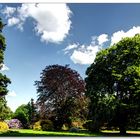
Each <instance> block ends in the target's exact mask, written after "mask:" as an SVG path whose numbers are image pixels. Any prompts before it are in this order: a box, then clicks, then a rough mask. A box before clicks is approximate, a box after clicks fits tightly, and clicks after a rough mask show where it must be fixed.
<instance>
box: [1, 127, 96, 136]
mask: <svg viewBox="0 0 140 140" xmlns="http://www.w3.org/2000/svg"><path fill="white" fill-rule="evenodd" d="M0 136H10V137H11V136H23V137H24V136H39V137H40V136H78V137H81V136H84V137H89V136H98V134H90V133H84V132H81V133H72V132H53V131H35V130H29V129H17V130H16V129H11V130H9V131H7V132H0Z"/></svg>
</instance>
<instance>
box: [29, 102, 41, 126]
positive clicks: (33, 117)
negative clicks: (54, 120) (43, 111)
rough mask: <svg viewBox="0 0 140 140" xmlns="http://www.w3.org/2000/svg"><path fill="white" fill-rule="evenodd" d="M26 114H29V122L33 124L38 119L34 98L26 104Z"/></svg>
mask: <svg viewBox="0 0 140 140" xmlns="http://www.w3.org/2000/svg"><path fill="white" fill-rule="evenodd" d="M27 109H28V115H29V124H30V125H31V126H33V124H34V123H35V122H37V121H38V120H39V114H38V112H37V106H36V104H35V103H34V99H31V101H30V102H29V103H28V104H27Z"/></svg>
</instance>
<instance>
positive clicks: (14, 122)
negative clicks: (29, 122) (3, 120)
mask: <svg viewBox="0 0 140 140" xmlns="http://www.w3.org/2000/svg"><path fill="white" fill-rule="evenodd" d="M7 124H8V126H9V128H14V129H19V128H22V123H21V122H20V121H19V120H18V119H12V120H8V121H7Z"/></svg>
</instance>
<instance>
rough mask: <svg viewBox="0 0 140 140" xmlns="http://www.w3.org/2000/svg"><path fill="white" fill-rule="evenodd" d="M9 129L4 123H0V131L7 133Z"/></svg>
mask: <svg viewBox="0 0 140 140" xmlns="http://www.w3.org/2000/svg"><path fill="white" fill-rule="evenodd" d="M8 129H9V127H8V125H7V123H6V122H4V121H0V131H7V130H8Z"/></svg>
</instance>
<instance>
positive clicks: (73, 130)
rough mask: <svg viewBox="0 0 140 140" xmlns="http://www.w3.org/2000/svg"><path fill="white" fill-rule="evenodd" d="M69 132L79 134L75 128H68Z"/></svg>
mask: <svg viewBox="0 0 140 140" xmlns="http://www.w3.org/2000/svg"><path fill="white" fill-rule="evenodd" d="M69 132H75V133H76V132H79V129H78V128H76V127H72V128H70V130H69Z"/></svg>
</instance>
